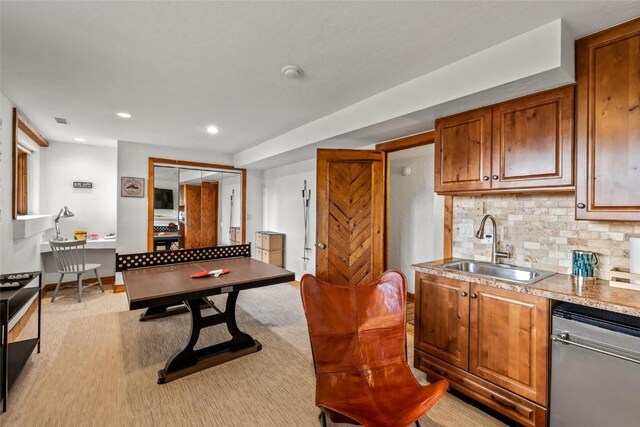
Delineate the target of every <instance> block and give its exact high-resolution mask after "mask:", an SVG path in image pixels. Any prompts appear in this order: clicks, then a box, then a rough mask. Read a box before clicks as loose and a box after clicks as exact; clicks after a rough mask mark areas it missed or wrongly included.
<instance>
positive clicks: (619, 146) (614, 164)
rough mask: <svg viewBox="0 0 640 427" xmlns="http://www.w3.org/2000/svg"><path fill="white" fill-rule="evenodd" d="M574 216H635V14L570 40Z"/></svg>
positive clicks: (638, 61) (639, 183)
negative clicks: (572, 48)
mask: <svg viewBox="0 0 640 427" xmlns="http://www.w3.org/2000/svg"><path fill="white" fill-rule="evenodd" d="M576 80H577V90H576V107H577V111H576V137H577V138H576V142H577V174H576V207H577V209H576V218H577V219H589V220H597V219H600V220H623V221H639V220H640V19H635V20H633V21H630V22H627V23H625V24H622V25H619V26H617V27H614V28H610V29H608V30H605V31H602V32H600V33H597V34H593V35H591V36H588V37H585V38H583V39H580V40H577V41H576Z"/></svg>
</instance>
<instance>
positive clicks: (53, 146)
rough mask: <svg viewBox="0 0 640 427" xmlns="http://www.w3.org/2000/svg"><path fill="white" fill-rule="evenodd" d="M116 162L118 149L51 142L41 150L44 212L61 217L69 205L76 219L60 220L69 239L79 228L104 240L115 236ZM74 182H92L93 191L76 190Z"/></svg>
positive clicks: (91, 189) (42, 207)
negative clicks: (61, 210) (110, 234)
mask: <svg viewBox="0 0 640 427" xmlns="http://www.w3.org/2000/svg"><path fill="white" fill-rule="evenodd" d="M116 162H117V155H116V149H115V147H98V146H95V145H85V144H71V143H65V142H51V143H50V145H49V148H47V149H44V150H42V151H41V162H40V167H41V181H40V186H41V188H42V191H41V195H40V210H41V212H40V213H44V214H48V215H57V214H58V211H59V210H60V208H62V206H64V205H67V206H69V209H70V210H71V211H72V212H73V213H74V215H75V216H73V217H71V218H64V219H61V220H60V229H61V231H62V235H63V236H65V237H67V238H73V231H74V230H76V229H86V230H87V232H88V233H89V234H91V233H97V234H98V235H99V236H100V237H102V236H104V235H106V234H108V233H115V230H116V194H117V188H118V185H117V179H116V166H117V165H116ZM74 181H89V182H92V183H93V188H73V182H74ZM47 235H51V236H54V235H55V233H54V232H50V233H47Z"/></svg>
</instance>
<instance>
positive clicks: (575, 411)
mask: <svg viewBox="0 0 640 427" xmlns="http://www.w3.org/2000/svg"><path fill="white" fill-rule="evenodd" d="M550 393H551V396H550V397H551V404H550V425H551V427H568V426H580V427H589V426H593V427H605V426H606V427H637V426H640V318H637V317H633V316H627V315H622V314H618V313H613V312H609V311H604V310H597V309H593V308H589V307H583V306H579V305H574V304H568V303H563V304H559V305H558V306H556V308H555V309H554V310H553V322H552V335H551V391H550Z"/></svg>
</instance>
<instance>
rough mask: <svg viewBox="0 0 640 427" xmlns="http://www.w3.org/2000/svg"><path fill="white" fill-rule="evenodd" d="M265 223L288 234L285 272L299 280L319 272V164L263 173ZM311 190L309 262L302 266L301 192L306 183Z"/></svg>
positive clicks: (277, 169) (268, 170)
mask: <svg viewBox="0 0 640 427" xmlns="http://www.w3.org/2000/svg"><path fill="white" fill-rule="evenodd" d="M263 179H264V199H263V213H264V215H263V222H264V224H263V225H264V229H265V230H268V231H277V232H280V233H285V234H286V251H285V268H286V269H287V270H290V271H293V272H295V274H296V279H297V280H300V277H302V275H304V274H305V273H311V274H314V273H315V270H316V264H315V259H316V253H315V241H316V194H315V193H316V160H315V159H311V160H306V161H304V162H299V163H293V164H290V165H287V166H282V167H279V168H274V169H267V170H265V171H264V176H263ZM305 179H306V180H307V188H310V189H311V205H310V207H309V247H311V248H312V250H311V251H310V252H309V255H308V256H309V258H310V260H309V261H308V262H306V263H305V262H303V260H302V255H303V247H304V220H303V207H302V188H303V185H304V180H305Z"/></svg>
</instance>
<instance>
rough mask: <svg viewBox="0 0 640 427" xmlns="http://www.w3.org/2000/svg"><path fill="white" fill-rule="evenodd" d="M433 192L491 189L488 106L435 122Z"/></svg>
mask: <svg viewBox="0 0 640 427" xmlns="http://www.w3.org/2000/svg"><path fill="white" fill-rule="evenodd" d="M435 144H436V146H435V152H436V153H438V154H439V155H438V156H436V164H435V174H436V180H435V187H436V192H438V193H441V192H442V193H444V192H453V191H473V190H488V189H490V188H491V181H490V179H489V176H490V175H491V107H487V108H481V109H478V110H473V111H468V112H466V113H461V114H456V115H455V116H450V117H445V118H442V119H439V120H437V121H436V142H435Z"/></svg>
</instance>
